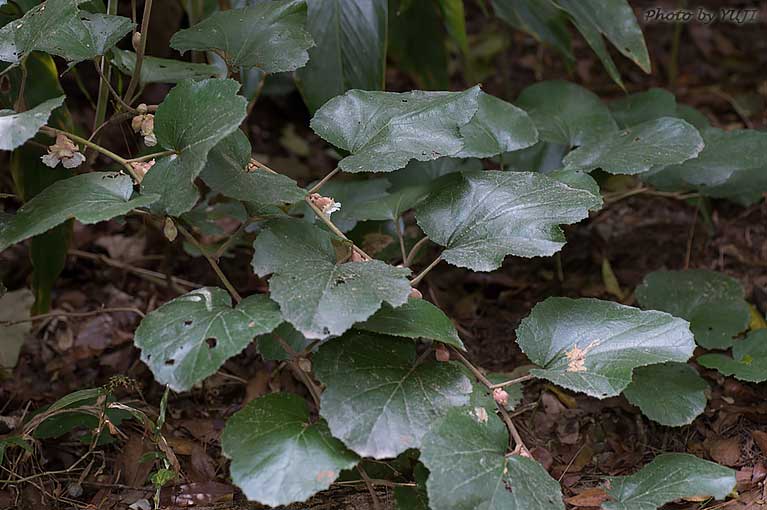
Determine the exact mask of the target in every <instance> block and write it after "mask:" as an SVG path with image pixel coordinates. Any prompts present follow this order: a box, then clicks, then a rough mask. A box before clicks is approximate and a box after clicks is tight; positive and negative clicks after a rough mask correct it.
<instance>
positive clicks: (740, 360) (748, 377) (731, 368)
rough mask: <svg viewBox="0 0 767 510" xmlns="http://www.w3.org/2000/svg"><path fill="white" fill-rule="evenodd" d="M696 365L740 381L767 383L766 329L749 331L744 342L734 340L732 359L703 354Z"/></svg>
mask: <svg viewBox="0 0 767 510" xmlns="http://www.w3.org/2000/svg"><path fill="white" fill-rule="evenodd" d="M698 363H700V364H701V365H703V366H704V367H706V368H715V369H717V370H719V372H721V373H722V374H724V375H726V376H734V377H735V379H739V380H741V381H749V382H756V383H760V382H764V381H767V329H757V330H754V331H751V332H750V333H749V334H748V336H747V337H746V338H745V339H744V340H736V341H735V345H733V346H732V357H730V356H726V355H724V354H704V355H703V356H700V357H699V358H698Z"/></svg>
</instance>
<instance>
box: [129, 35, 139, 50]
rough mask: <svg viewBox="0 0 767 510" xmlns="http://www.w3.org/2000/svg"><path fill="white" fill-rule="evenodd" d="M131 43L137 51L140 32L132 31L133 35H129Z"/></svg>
mask: <svg viewBox="0 0 767 510" xmlns="http://www.w3.org/2000/svg"><path fill="white" fill-rule="evenodd" d="M131 44H132V45H133V49H134V50H136V51H139V48H140V47H141V32H138V31H136V32H133V37H131Z"/></svg>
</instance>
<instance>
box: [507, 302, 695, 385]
mask: <svg viewBox="0 0 767 510" xmlns="http://www.w3.org/2000/svg"><path fill="white" fill-rule="evenodd" d="M517 343H518V344H519V346H520V347H521V348H522V351H524V353H525V354H526V355H527V357H528V358H529V359H530V361H532V362H533V363H535V364H537V365H538V366H540V367H541V368H536V369H533V370H531V371H530V373H531V374H533V375H534V376H536V377H542V378H544V379H547V380H549V381H551V382H553V383H555V384H558V385H560V386H564V387H565V388H568V389H571V390H574V391H580V392H583V393H586V394H587V395H589V396H592V397H597V398H606V397H612V396H616V395H618V394H619V393H620V392H621V391H623V390H624V389H626V387H627V386H628V385H629V383H631V379H632V373H633V371H634V369H635V368H637V367H642V366H646V365H653V364H657V363H665V362H667V361H677V362H685V361H687V360H688V359H689V358H690V356H691V355H692V352H693V350H694V348H695V343H694V341H693V338H692V333H691V332H690V330H689V324H688V323H687V321H684V320H682V319H678V318H676V317H673V316H671V315H669V314H667V313H664V312H656V311H642V310H639V309H638V308H633V307H630V306H625V305H621V304H618V303H613V302H611V301H600V300H598V299H570V298H561V297H552V298H548V299H546V300H545V301H543V302H541V303H538V304H537V305H535V307H534V308H533V310H532V312H530V315H528V316H527V317H526V318H525V319H523V320H522V323H521V324H520V325H519V328H517Z"/></svg>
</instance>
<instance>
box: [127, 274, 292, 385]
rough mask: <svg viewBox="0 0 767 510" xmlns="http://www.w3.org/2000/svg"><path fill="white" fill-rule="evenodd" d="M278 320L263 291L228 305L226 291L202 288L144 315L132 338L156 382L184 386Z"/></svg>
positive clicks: (202, 376)
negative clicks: (233, 305) (236, 303)
mask: <svg viewBox="0 0 767 510" xmlns="http://www.w3.org/2000/svg"><path fill="white" fill-rule="evenodd" d="M281 322H282V317H281V316H280V311H279V309H278V308H277V305H276V304H275V303H273V302H272V301H271V300H269V298H268V297H266V296H263V295H259V294H257V295H253V296H249V297H247V298H245V299H243V300H242V302H241V303H240V304H238V305H237V306H236V307H234V308H232V299H231V297H230V296H229V294H228V293H227V292H226V291H225V290H223V289H219V288H216V287H203V288H201V289H197V290H193V291H192V292H188V293H186V294H184V295H183V296H179V297H177V298H175V299H173V300H172V301H168V302H167V303H165V304H164V305H162V306H161V307H160V308H158V309H157V310H155V311H153V312H152V313H150V314H148V315H147V316H146V317H145V318H144V319H143V320H142V321H141V324H140V325H139V327H138V329H136V335H135V338H134V340H133V342H134V343H135V344H136V347H138V348H139V349H141V360H142V361H143V362H144V363H146V364H147V365H148V366H149V368H150V369H151V370H152V373H153V374H154V377H155V379H156V380H157V381H158V382H159V383H160V384H163V385H167V386H170V387H171V388H172V389H174V390H175V391H187V390H189V389H190V388H191V387H192V386H194V385H195V384H197V383H198V382H200V381H202V380H203V379H205V378H206V377H208V376H210V375H213V374H215V373H216V371H217V370H218V369H219V368H221V365H223V364H224V362H225V361H226V360H228V359H229V358H231V357H232V356H236V355H237V354H239V353H240V352H241V351H242V350H243V349H244V348H245V347H247V346H248V344H250V342H251V341H253V339H254V338H255V337H256V335H263V334H265V333H269V332H271V331H272V330H274V328H276V327H277V326H278V325H279V324H280V323H281Z"/></svg>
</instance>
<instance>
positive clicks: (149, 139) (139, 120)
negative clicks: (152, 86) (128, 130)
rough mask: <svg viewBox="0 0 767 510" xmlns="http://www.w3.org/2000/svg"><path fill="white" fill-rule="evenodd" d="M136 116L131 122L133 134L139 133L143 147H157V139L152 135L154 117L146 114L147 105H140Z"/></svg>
mask: <svg viewBox="0 0 767 510" xmlns="http://www.w3.org/2000/svg"><path fill="white" fill-rule="evenodd" d="M136 111H138V112H139V113H138V115H136V116H135V117H133V119H132V120H131V127H132V128H133V132H134V133H141V136H143V137H144V145H146V146H147V147H154V146H155V145H157V137H156V136H155V134H154V115H152V114H151V113H146V112H147V111H148V108H147V105H145V104H144V103H142V104H140V105H139V106H138V108H137V109H136Z"/></svg>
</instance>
